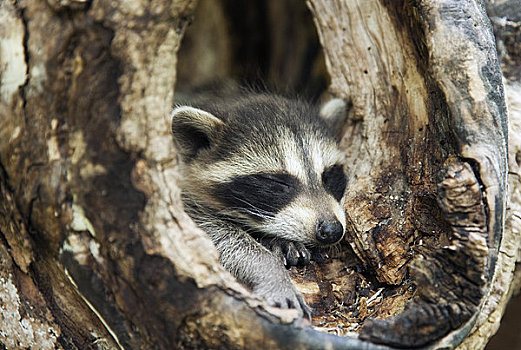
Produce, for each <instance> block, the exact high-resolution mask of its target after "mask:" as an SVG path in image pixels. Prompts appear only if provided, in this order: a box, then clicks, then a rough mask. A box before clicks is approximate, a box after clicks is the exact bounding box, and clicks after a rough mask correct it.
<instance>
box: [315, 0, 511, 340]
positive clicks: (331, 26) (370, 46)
mask: <svg viewBox="0 0 521 350" xmlns="http://www.w3.org/2000/svg"><path fill="white" fill-rule="evenodd" d="M309 3H310V7H311V9H312V11H313V13H314V16H315V19H316V22H317V28H318V31H319V35H320V38H321V42H322V45H323V47H324V50H325V54H326V63H327V65H328V70H329V72H330V75H331V78H332V85H331V90H332V91H333V92H334V93H335V94H337V95H340V96H342V97H344V98H346V99H350V100H351V101H352V104H353V113H352V118H351V122H350V125H348V130H347V132H346V136H345V138H344V141H345V143H344V144H345V147H346V153H347V155H348V158H349V159H350V161H351V164H352V167H351V169H350V170H351V173H352V176H353V177H352V179H353V180H352V182H351V184H350V186H349V189H348V194H347V201H346V202H347V203H346V210H347V211H348V214H349V216H350V217H351V218H352V220H351V224H352V227H351V234H352V235H351V237H350V243H351V245H352V246H353V249H354V250H355V252H356V253H357V255H358V256H359V257H360V258H361V259H362V260H363V261H364V262H365V263H367V264H368V265H370V266H371V267H372V268H373V269H374V270H375V272H376V275H377V278H378V279H379V280H380V281H382V282H386V283H391V284H397V283H400V282H402V280H403V279H404V277H405V276H406V274H407V271H409V272H410V274H411V276H412V278H413V279H414V280H415V284H416V285H417V292H416V295H415V297H414V299H413V300H412V301H411V303H409V304H408V305H407V307H406V308H405V310H404V312H403V313H401V314H399V315H398V316H396V317H395V318H391V319H388V320H374V321H368V322H366V323H365V326H364V327H363V329H362V330H361V337H362V338H363V339H367V340H370V341H374V342H379V343H386V344H390V345H393V346H426V345H429V344H430V346H443V345H455V344H457V343H459V342H460V341H461V340H462V339H463V338H464V337H465V336H466V335H467V334H468V333H469V332H470V330H471V328H472V327H473V326H474V325H475V324H476V322H477V325H481V324H483V323H484V322H485V320H486V319H487V317H488V316H489V315H490V313H491V312H492V310H494V307H495V305H496V302H495V301H494V298H491V299H490V298H488V297H489V296H490V295H491V294H490V293H492V291H493V288H491V286H492V285H494V281H495V278H496V276H497V274H498V271H499V270H500V269H502V268H503V266H501V265H498V264H496V261H497V255H498V251H499V243H500V242H502V240H501V238H502V233H503V220H504V211H505V196H506V193H505V189H506V183H505V182H506V169H507V164H506V159H507V154H506V152H507V145H506V142H507V141H506V140H507V116H506V109H505V103H504V97H503V90H502V84H501V72H500V70H499V66H498V62H497V59H496V58H495V57H496V55H495V46H494V37H493V35H492V32H491V27H490V22H489V20H488V17H487V16H486V14H485V10H484V8H483V6H482V4H481V3H478V2H473V1H443V2H438V1H413V2H403V3H400V4H398V3H396V2H386V1H381V2H378V1H367V2H342V1H338V2H332V3H328V4H327V5H326V4H324V3H322V2H320V1H310V2H309ZM503 242H504V240H503ZM411 248H412V249H411ZM411 259H412V264H408V263H409V261H410V260H411ZM509 268H512V267H511V265H510V266H509ZM434 340H436V341H437V343H435V344H436V345H433V344H432V342H433V341H434Z"/></svg>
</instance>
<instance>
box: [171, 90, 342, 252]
mask: <svg viewBox="0 0 521 350" xmlns="http://www.w3.org/2000/svg"><path fill="white" fill-rule="evenodd" d="M345 109H346V108H345V103H344V102H343V101H341V100H336V99H335V100H332V101H330V102H329V103H327V104H326V105H325V106H324V107H323V108H322V109H321V111H319V110H318V109H316V108H314V107H311V106H309V105H307V104H305V103H303V102H300V101H293V100H288V99H285V98H282V97H279V96H273V95H254V96H246V97H242V98H238V99H235V100H233V101H227V102H226V103H224V102H222V103H220V104H213V105H211V104H210V105H206V106H205V107H204V109H200V108H195V107H190V106H181V107H178V108H176V109H174V111H173V113H172V132H173V134H174V140H175V143H176V146H177V149H178V151H179V154H180V156H181V160H182V162H181V164H182V169H183V178H182V180H181V181H182V183H181V187H182V190H183V199H184V201H185V205H186V209H187V212H188V213H189V214H190V215H191V216H192V218H193V219H194V220H195V221H196V222H197V223H198V224H200V225H202V226H204V223H205V220H206V221H208V220H211V217H219V218H220V219H223V218H224V219H225V220H227V221H232V222H234V223H236V224H238V225H240V226H241V227H242V228H244V229H245V230H246V231H247V232H249V233H250V234H252V235H260V236H264V237H265V236H267V237H270V236H271V237H277V238H283V239H287V240H291V241H295V242H300V243H303V244H305V245H307V246H310V247H313V246H327V245H331V244H335V243H337V242H339V241H340V240H341V239H342V238H343V236H344V231H345V221H346V220H345V213H344V210H343V197H344V191H345V188H346V184H347V179H346V175H345V173H344V163H343V155H342V154H341V153H340V151H339V150H338V146H337V140H336V138H335V135H334V133H333V132H332V130H331V128H330V127H329V125H328V123H329V124H338V119H339V116H342V115H345ZM210 213H211V214H210Z"/></svg>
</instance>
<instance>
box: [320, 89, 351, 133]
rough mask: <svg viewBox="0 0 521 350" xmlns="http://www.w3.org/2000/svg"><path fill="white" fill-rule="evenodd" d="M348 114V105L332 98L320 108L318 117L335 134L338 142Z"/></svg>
mask: <svg viewBox="0 0 521 350" xmlns="http://www.w3.org/2000/svg"><path fill="white" fill-rule="evenodd" d="M348 113H349V105H348V104H347V103H346V101H344V100H342V99H340V98H333V99H331V100H329V101H327V102H326V103H324V104H322V106H321V107H320V116H321V117H322V119H324V120H325V121H326V123H327V125H329V128H330V129H331V130H332V131H333V132H334V133H335V136H336V138H337V140H338V141H340V139H341V138H342V135H343V132H342V131H343V129H344V125H345V122H346V120H347V115H348Z"/></svg>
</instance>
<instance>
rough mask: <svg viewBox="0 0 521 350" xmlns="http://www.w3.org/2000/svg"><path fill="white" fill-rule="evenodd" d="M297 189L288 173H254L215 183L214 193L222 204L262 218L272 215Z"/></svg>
mask: <svg viewBox="0 0 521 350" xmlns="http://www.w3.org/2000/svg"><path fill="white" fill-rule="evenodd" d="M299 190H300V185H299V181H298V180H297V179H296V178H295V177H293V176H291V175H289V174H284V173H280V174H270V173H258V174H252V175H244V176H238V177H235V178H233V179H232V180H231V181H229V182H225V183H222V184H219V185H217V186H216V187H215V188H214V191H215V192H214V193H215V195H216V197H217V198H219V200H220V201H221V202H222V203H223V204H225V205H227V206H229V207H231V208H234V209H236V210H239V211H244V212H245V213H246V214H248V215H250V216H252V217H253V218H254V219H262V218H265V217H267V216H268V217H269V216H274V215H276V214H277V213H278V212H279V211H280V210H281V209H282V208H284V207H285V206H286V205H288V204H290V203H291V201H293V199H294V198H295V196H296V195H297V194H298V192H299Z"/></svg>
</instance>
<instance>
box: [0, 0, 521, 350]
mask: <svg viewBox="0 0 521 350" xmlns="http://www.w3.org/2000/svg"><path fill="white" fill-rule="evenodd" d="M308 5H309V7H310V9H311V11H312V13H313V15H314V17H315V21H316V26H317V30H318V33H319V35H320V38H321V42H322V45H323V47H324V51H325V54H326V62H327V65H328V70H329V73H330V75H331V80H332V83H331V87H330V90H331V91H332V92H333V93H334V94H336V95H339V96H342V97H344V98H346V99H349V100H350V101H351V104H352V109H351V115H350V118H349V120H348V122H347V125H345V136H344V139H343V147H344V149H345V152H346V156H347V157H348V159H349V160H350V164H351V165H352V166H351V168H350V170H349V171H350V178H351V181H350V184H349V189H348V192H347V194H346V210H347V213H348V216H349V223H350V224H349V228H348V231H349V232H348V240H349V243H350V245H351V246H352V248H353V250H354V251H355V253H356V254H357V256H358V258H359V259H360V260H361V261H362V262H363V263H364V264H365V265H366V266H367V267H368V270H370V271H371V272H372V273H373V274H374V275H375V276H376V280H377V282H379V283H385V284H386V285H400V284H402V283H405V282H406V281H410V282H408V283H411V285H412V286H415V287H414V288H416V292H415V295H414V297H413V298H411V300H410V301H409V303H408V305H407V306H406V307H405V309H404V310H398V311H403V312H401V313H399V314H397V315H396V316H392V317H389V318H387V319H367V320H366V321H365V323H364V324H363V325H362V328H361V331H360V336H359V337H356V336H353V335H352V334H351V335H350V336H347V337H339V336H334V335H330V334H326V333H323V332H318V331H317V330H314V329H313V328H311V327H308V326H307V324H306V322H305V321H303V320H296V319H295V313H293V312H292V311H291V310H289V311H288V310H286V311H283V310H279V309H276V308H270V307H269V306H267V305H266V304H265V303H264V302H263V301H262V300H259V299H258V298H255V297H254V296H252V295H250V294H249V292H248V291H246V290H245V289H244V288H243V287H242V286H240V285H239V284H237V283H236V282H235V281H234V280H233V278H232V277H231V276H230V275H229V274H228V273H227V272H226V271H224V269H223V268H222V267H221V266H220V265H219V264H218V262H217V261H218V257H217V252H216V250H215V248H214V247H213V246H212V244H211V242H210V240H209V239H208V238H207V236H206V235H205V234H204V233H203V232H202V231H201V230H199V229H198V228H197V227H195V226H194V224H193V223H192V222H191V221H190V220H189V219H188V217H187V216H186V214H184V212H183V210H182V204H181V202H180V199H179V189H178V187H177V185H176V178H177V176H178V175H177V172H176V162H177V160H176V155H175V151H174V149H173V146H172V140H171V136H170V135H169V133H168V130H169V127H168V122H167V120H166V118H165V117H166V116H168V113H169V109H170V108H171V106H170V104H171V102H170V101H171V100H172V97H173V89H174V83H175V78H176V57H177V56H176V55H177V50H178V48H179V45H180V40H181V37H182V35H183V32H184V29H185V26H186V24H187V21H188V19H189V18H190V17H191V14H192V12H193V9H194V7H195V1H189V0H185V1H182V0H178V1H161V0H155V1H152V2H140V1H137V0H136V1H124V0H121V1H92V2H88V1H81V0H76V1H75V0H70V1H52V0H48V1H47V2H44V1H29V0H25V1H24V0H21V1H16V2H15V1H3V2H1V3H0V32H1V33H2V42H1V51H0V64H1V66H2V73H1V75H0V78H1V85H0V93H1V102H0V118H1V119H0V165H1V167H0V198H1V200H0V237H1V238H2V239H1V240H0V285H1V288H0V301H1V302H0V311H1V314H0V341H1V343H2V344H3V345H4V347H6V348H28V347H31V348H39V347H40V348H49V349H51V348H64V349H74V348H79V349H84V348H107V347H108V348H147V349H148V348H161V349H163V348H164V349H168V348H205V347H206V348H261V347H262V348H273V349H277V348H279V349H283V348H287V349H294V348H327V347H331V348H338V349H357V348H361V347H365V348H367V349H380V348H385V347H386V346H401V347H407V346H412V347H414V346H432V347H438V346H449V347H452V346H456V345H458V344H460V343H462V347H467V348H475V347H476V346H483V344H485V343H486V341H487V340H488V338H489V337H490V336H491V335H492V334H493V332H495V329H494V327H497V322H498V319H499V317H500V315H501V313H502V310H503V309H504V307H505V304H506V300H507V299H508V295H509V292H508V289H509V288H510V285H511V283H512V278H513V277H512V276H513V275H512V271H513V269H514V265H515V260H516V259H515V257H516V253H517V249H518V248H519V241H518V237H519V232H518V230H519V228H518V227H517V226H518V225H519V203H520V202H519V201H520V198H519V183H518V180H512V179H511V180H512V181H511V182H510V191H511V196H510V198H511V201H512V204H511V209H510V212H509V213H508V215H506V216H505V210H506V204H505V198H506V181H507V115H506V109H505V101H504V96H503V86H502V83H501V71H500V69H499V66H498V62H497V59H496V53H495V46H494V37H493V35H492V32H491V27H490V23H489V20H488V17H487V16H486V13H485V10H484V8H483V7H482V4H481V2H475V1H449V0H446V1H420V0H418V1H414V2H410V1H404V2H390V1H383V0H382V1H377V0H372V1H363V2H362V1H340V0H338V1H328V2H325V1H318V0H310V1H309V2H308ZM515 103H519V100H517V101H514V102H513V105H515ZM513 110H514V108H513ZM516 125H517V124H516ZM516 127H519V126H516ZM515 142H516V143H515V144H514V146H512V147H511V151H512V150H513V149H514V150H515V152H517V153H515V155H514V158H515V160H516V162H517V163H516V162H514V163H512V157H511V159H510V160H511V167H512V168H514V167H515V169H511V172H512V174H514V175H515V176H519V169H518V167H519V163H520V162H519V159H518V154H519V140H518V139H515ZM505 219H507V223H506V226H504V222H505ZM342 268H344V267H342ZM395 311H396V310H395ZM252 330H253V331H252ZM377 344H383V345H377Z"/></svg>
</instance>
